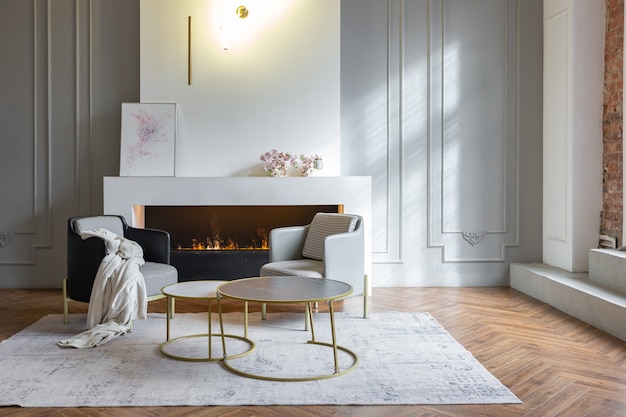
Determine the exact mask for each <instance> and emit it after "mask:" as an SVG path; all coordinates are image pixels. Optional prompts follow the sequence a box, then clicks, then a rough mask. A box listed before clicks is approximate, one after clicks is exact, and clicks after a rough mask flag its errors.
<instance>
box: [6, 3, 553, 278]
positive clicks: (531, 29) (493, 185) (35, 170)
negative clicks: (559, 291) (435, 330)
mask: <svg viewBox="0 0 626 417" xmlns="http://www.w3.org/2000/svg"><path fill="white" fill-rule="evenodd" d="M341 13H342V16H341V22H342V23H341V31H342V44H341V106H342V107H341V124H342V125H341V134H342V139H341V174H342V175H369V176H372V178H373V200H374V205H373V208H372V213H373V227H372V237H373V252H374V253H373V261H374V266H373V271H374V272H373V277H372V279H373V285H374V286H390V285H398V286H412V285H492V284H498V285H500V284H505V285H506V284H508V265H509V263H510V262H528V261H540V260H541V111H542V110H541V78H542V73H541V71H542V70H541V56H542V1H541V0H476V1H472V2H467V1H466V0H446V1H445V2H443V1H442V0H431V1H427V0H411V1H409V0H405V1H400V0H389V1H382V0H342V2H341ZM138 22H139V5H138V1H135V0H133V1H128V0H116V1H112V0H91V1H89V2H88V1H81V0H55V1H51V0H48V1H44V0H35V1H34V2H24V1H23V0H3V1H2V2H0V31H1V32H0V35H1V36H0V56H2V57H10V59H3V60H2V62H1V63H0V91H1V92H2V94H0V105H1V106H2V108H1V109H2V111H0V135H1V136H0V143H1V144H2V152H0V167H1V170H2V171H1V173H2V175H1V176H0V193H1V194H0V195H1V196H2V203H1V205H0V207H1V208H0V210H1V213H2V215H1V216H0V287H7V288H8V287H59V286H60V283H61V278H62V277H63V274H64V271H65V233H66V221H67V218H68V217H69V216H72V215H76V214H89V213H94V214H98V213H100V212H101V211H102V177H103V176H106V175H113V176H115V175H117V174H118V172H119V131H120V103H121V102H124V101H131V102H132V101H137V100H138V98H139V75H138V74H139V57H138V54H139V30H138Z"/></svg>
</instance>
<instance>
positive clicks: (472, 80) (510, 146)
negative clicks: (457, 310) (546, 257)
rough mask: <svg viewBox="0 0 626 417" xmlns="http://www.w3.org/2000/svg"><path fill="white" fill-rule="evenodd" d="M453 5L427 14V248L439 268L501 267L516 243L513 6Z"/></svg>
mask: <svg viewBox="0 0 626 417" xmlns="http://www.w3.org/2000/svg"><path fill="white" fill-rule="evenodd" d="M453 4H454V8H453V7H452V3H449V2H444V1H443V0H433V1H432V2H431V8H430V15H429V18H430V33H429V36H430V39H429V42H430V50H431V54H430V59H431V62H430V68H429V83H428V84H429V90H430V91H429V96H430V99H429V112H430V128H429V152H428V158H429V178H428V184H429V189H430V191H429V202H428V206H429V210H428V218H429V220H428V224H429V233H428V246H429V247H431V248H440V249H441V250H442V262H443V263H447V262H494V261H496V262H504V261H505V254H504V250H505V248H506V247H507V246H513V245H516V244H517V224H518V213H517V204H518V203H517V197H518V191H517V184H518V178H517V175H518V174H517V161H518V154H517V149H518V126H517V119H518V115H517V111H518V109H517V105H518V103H517V100H518V99H517V97H518V94H519V91H518V84H519V82H518V73H517V67H518V65H519V63H518V61H517V55H518V48H519V45H518V43H517V36H518V19H519V17H518V0H504V1H503V2H491V3H489V4H487V2H482V3H480V4H478V5H477V4H472V5H469V4H467V3H464V2H461V1H458V2H453ZM455 14H456V15H455ZM461 15H462V17H463V18H462V19H460V18H459V16H461ZM478 17H480V19H481V23H480V24H473V23H472V22H471V19H472V18H478ZM455 19H456V20H455ZM455 22H456V23H455ZM475 23H477V22H475ZM477 27H481V30H476V29H475V28H477ZM485 43H487V45H485ZM476 45H479V46H480V47H476ZM481 50H482V51H484V53H483V54H482V55H480V56H479V57H477V56H476V55H475V54H468V53H466V52H465V51H481ZM490 60H491V61H490ZM460 67H463V71H460V70H459V68H460ZM485 69H487V71H485ZM489 71H490V72H489ZM468 97H472V99H473V100H474V102H475V106H463V107H460V106H457V105H456V103H462V102H468V100H467V98H468ZM478 109H480V110H478ZM479 117H480V120H481V121H482V122H481V123H475V122H474V121H475V120H478V118H479ZM462 225H463V226H462ZM464 230H470V231H471V230H481V231H480V232H467V231H464ZM467 243H469V244H470V245H469V246H468V245H467ZM479 243H482V244H481V245H480V246H479V245H478V244H479Z"/></svg>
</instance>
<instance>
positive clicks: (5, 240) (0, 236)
mask: <svg viewBox="0 0 626 417" xmlns="http://www.w3.org/2000/svg"><path fill="white" fill-rule="evenodd" d="M13 236H15V233H4V232H2V233H0V249H2V248H4V247H5V246H6V245H8V244H9V243H11V242H13Z"/></svg>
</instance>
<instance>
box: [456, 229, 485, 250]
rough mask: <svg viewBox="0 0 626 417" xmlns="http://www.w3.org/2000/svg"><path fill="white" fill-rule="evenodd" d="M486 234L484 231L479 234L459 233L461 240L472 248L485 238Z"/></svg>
mask: <svg viewBox="0 0 626 417" xmlns="http://www.w3.org/2000/svg"><path fill="white" fill-rule="evenodd" d="M486 234H487V232H485V231H484V230H483V231H481V232H461V235H462V236H463V239H465V241H466V242H467V243H469V244H470V245H472V246H476V245H478V244H479V243H480V242H481V241H482V240H483V239H484V238H485V235H486Z"/></svg>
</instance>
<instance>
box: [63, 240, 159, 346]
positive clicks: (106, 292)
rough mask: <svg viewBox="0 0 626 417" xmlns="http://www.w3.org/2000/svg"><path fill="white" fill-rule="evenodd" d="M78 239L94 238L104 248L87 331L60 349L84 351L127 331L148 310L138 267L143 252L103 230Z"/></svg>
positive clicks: (140, 263) (92, 296)
mask: <svg viewBox="0 0 626 417" xmlns="http://www.w3.org/2000/svg"><path fill="white" fill-rule="evenodd" d="M80 237H81V238H83V239H88V238H90V237H98V238H100V239H102V240H103V241H104V243H105V246H106V255H105V257H104V258H103V259H102V262H101V263H100V267H99V268H98V272H97V273H96V278H95V281H94V283H93V288H92V290H91V298H90V300H89V310H88V313H87V328H88V329H89V330H87V331H85V332H82V333H80V334H78V335H76V336H73V337H71V338H69V339H66V340H61V341H59V345H60V346H69V347H76V348H87V347H94V346H99V345H102V344H104V343H107V342H108V341H110V340H111V339H113V338H114V337H117V336H121V335H123V334H125V333H126V332H128V330H129V329H130V325H131V323H132V321H133V320H134V319H145V318H146V316H147V311H148V300H147V294H146V283H145V281H144V279H143V275H142V274H141V272H139V267H140V266H141V265H143V264H144V263H145V261H144V259H143V249H142V248H141V246H140V245H139V244H138V243H137V242H134V241H132V240H129V239H126V238H124V237H120V236H118V235H116V234H115V233H113V232H111V231H109V230H107V229H93V230H87V231H84V232H81V234H80Z"/></svg>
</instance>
